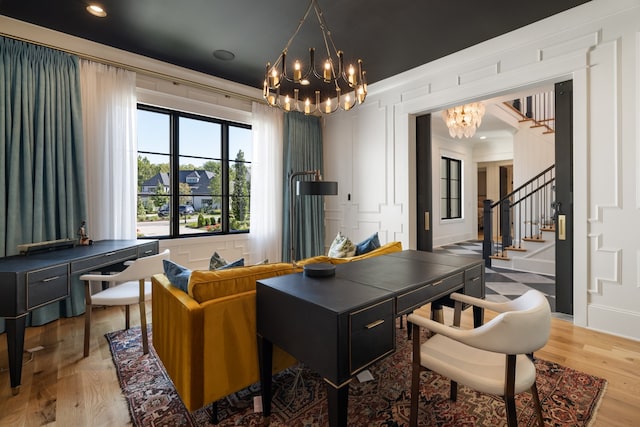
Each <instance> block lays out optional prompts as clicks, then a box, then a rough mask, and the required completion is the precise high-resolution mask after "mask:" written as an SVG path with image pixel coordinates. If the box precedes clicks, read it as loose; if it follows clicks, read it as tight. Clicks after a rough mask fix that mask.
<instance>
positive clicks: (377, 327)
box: [349, 299, 395, 374]
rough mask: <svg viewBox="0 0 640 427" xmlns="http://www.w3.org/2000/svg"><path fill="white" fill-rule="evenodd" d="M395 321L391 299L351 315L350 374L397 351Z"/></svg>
mask: <svg viewBox="0 0 640 427" xmlns="http://www.w3.org/2000/svg"><path fill="white" fill-rule="evenodd" d="M393 320H394V317H393V300H392V299H388V300H385V301H382V302H380V303H378V304H374V305H372V306H369V307H366V308H364V309H362V310H360V311H357V312H355V313H352V314H350V316H349V323H350V332H351V336H350V338H351V343H350V358H349V359H350V362H349V369H350V371H351V374H353V373H355V372H356V371H358V370H360V369H361V368H363V367H365V366H367V365H369V364H370V363H371V362H373V361H375V360H377V359H379V358H381V357H382V356H384V355H386V354H388V353H390V352H392V351H394V350H395V327H394V321H393Z"/></svg>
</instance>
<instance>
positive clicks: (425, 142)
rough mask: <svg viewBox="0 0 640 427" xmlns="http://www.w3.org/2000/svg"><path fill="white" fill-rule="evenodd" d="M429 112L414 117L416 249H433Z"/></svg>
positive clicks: (429, 250) (428, 250)
mask: <svg viewBox="0 0 640 427" xmlns="http://www.w3.org/2000/svg"><path fill="white" fill-rule="evenodd" d="M431 157H432V156H431V114H425V115H423V116H417V117H416V195H417V202H416V209H417V215H416V217H417V227H418V230H417V234H418V235H417V249H418V250H419V251H427V252H432V251H433V233H432V231H431V230H432V226H431V224H432V218H433V212H432V208H433V202H432V199H433V190H432V188H433V182H432V181H433V178H432V173H431V171H432V169H433V167H432V158H431Z"/></svg>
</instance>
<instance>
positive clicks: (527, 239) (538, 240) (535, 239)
mask: <svg viewBox="0 0 640 427" xmlns="http://www.w3.org/2000/svg"><path fill="white" fill-rule="evenodd" d="M522 240H523V241H525V242H539V243H544V242H545V240H544V239H543V238H541V237H523V238H522Z"/></svg>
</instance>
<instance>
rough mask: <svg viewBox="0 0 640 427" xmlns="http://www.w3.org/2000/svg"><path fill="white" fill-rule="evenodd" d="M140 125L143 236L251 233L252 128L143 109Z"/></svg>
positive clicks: (144, 106) (139, 165) (140, 217)
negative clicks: (235, 181)
mask: <svg viewBox="0 0 640 427" xmlns="http://www.w3.org/2000/svg"><path fill="white" fill-rule="evenodd" d="M138 122H139V126H138V129H139V131H138V168H139V174H138V200H139V202H138V205H139V209H138V230H139V232H138V235H139V237H187V236H188V237H192V236H198V235H210V234H225V233H242V232H248V231H249V213H248V212H249V211H248V209H249V202H250V193H249V191H250V179H251V173H250V171H251V149H252V135H251V126H249V125H245V124H240V123H233V122H228V121H224V120H219V119H214V118H210V117H204V116H199V115H195V114H189V113H184V112H179V111H173V110H168V109H163V108H158V107H151V106H146V105H142V104H140V105H138ZM160 122H162V125H161V126H160V125H159V123H160ZM165 145H166V147H167V148H162V149H160V148H158V146H161V147H165ZM159 150H160V151H159ZM230 157H231V158H230ZM237 164H241V165H242V167H241V168H239V167H237V166H236V165H237ZM236 177H237V178H236ZM236 179H237V180H238V182H239V183H241V184H236V187H234V180H236ZM156 182H162V183H163V184H162V188H161V186H160V185H155V183H156ZM154 185H155V186H154ZM234 188H237V189H236V193H235V194H234V193H233V192H234ZM141 189H144V191H141ZM162 191H164V192H162ZM150 200H153V203H151V202H150ZM234 200H240V201H242V203H236V202H235V201H234ZM140 205H142V208H140Z"/></svg>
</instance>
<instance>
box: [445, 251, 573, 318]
mask: <svg viewBox="0 0 640 427" xmlns="http://www.w3.org/2000/svg"><path fill="white" fill-rule="evenodd" d="M433 251H434V252H449V253H452V254H456V255H467V256H477V257H479V258H482V241H480V240H470V241H466V242H461V243H456V244H452V245H446V246H440V247H437V248H434V249H433ZM485 283H486V299H488V300H490V301H497V302H500V301H507V300H510V299H514V298H516V297H518V296H519V295H522V294H523V293H525V292H526V291H527V290H529V289H531V288H533V289H537V290H539V291H540V292H542V293H543V294H545V295H546V296H547V299H548V300H549V305H550V306H551V311H555V307H556V297H555V287H556V280H555V277H554V276H548V275H542V274H535V273H526V272H519V271H514V270H507V269H503V268H486V269H485ZM561 316H563V317H564V316H566V315H564V314H562V315H561Z"/></svg>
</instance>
